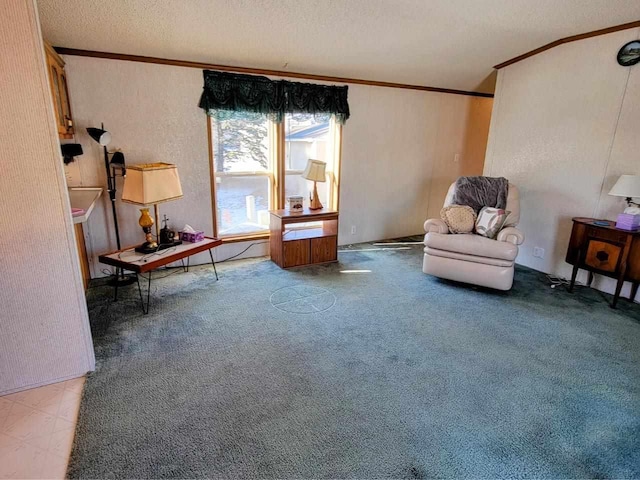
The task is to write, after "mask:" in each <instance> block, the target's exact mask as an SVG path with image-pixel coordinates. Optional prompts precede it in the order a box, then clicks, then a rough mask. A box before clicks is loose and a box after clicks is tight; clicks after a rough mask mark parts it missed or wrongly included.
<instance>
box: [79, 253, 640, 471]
mask: <svg viewBox="0 0 640 480" xmlns="http://www.w3.org/2000/svg"><path fill="white" fill-rule="evenodd" d="M372 248H377V247H373V246H372V245H356V246H353V247H350V249H347V250H346V251H342V252H340V254H339V258H340V262H339V263H337V264H331V265H324V266H315V267H309V268H299V269H292V270H281V269H280V268H278V267H277V266H276V265H274V264H273V263H271V262H270V261H268V260H265V259H254V260H243V261H237V262H229V263H225V264H221V265H220V266H219V269H218V272H219V274H220V280H219V281H218V282H216V281H215V277H214V275H213V272H212V269H211V267H210V266H209V267H207V266H202V267H196V268H193V267H192V268H191V270H190V271H189V272H188V273H183V272H181V271H178V270H171V271H169V270H167V271H164V272H160V273H158V274H157V277H161V276H163V275H167V276H166V277H165V278H162V279H159V280H157V281H156V280H154V286H153V287H152V304H151V310H150V313H149V314H148V315H143V314H142V312H141V310H140V306H139V298H138V292H137V289H136V287H135V285H132V286H130V287H126V288H123V289H122V291H121V297H120V299H119V300H118V302H115V303H113V302H112V301H111V295H112V290H111V288H110V287H107V286H103V285H100V284H99V282H95V283H94V285H95V286H94V287H92V288H91V289H90V290H89V294H88V302H89V309H90V318H91V322H92V329H93V331H94V341H95V349H96V356H97V368H96V371H95V372H94V373H93V374H91V375H90V376H89V377H88V380H87V382H86V386H85V390H84V397H83V401H82V406H81V411H80V417H79V421H78V428H77V434H76V440H75V444H74V448H73V453H72V457H71V460H70V465H69V470H68V475H69V477H71V478H194V477H198V478H202V477H217V478H454V477H455V478H461V477H467V478H468V477H473V478H496V477H500V478H505V477H509V478H512V477H518V478H607V477H608V478H639V477H640V448H638V445H639V442H640V307H639V306H638V305H632V304H630V303H629V302H628V301H626V300H621V301H620V304H619V308H618V309H617V310H612V309H610V308H609V306H608V304H607V300H609V299H610V297H609V296H607V295H605V294H602V293H600V292H597V291H594V290H590V289H587V288H584V287H582V288H578V290H577V292H576V293H574V294H569V293H568V292H567V291H566V290H565V289H564V288H556V289H551V288H549V283H548V281H547V279H546V277H545V275H543V274H540V273H538V272H535V271H533V270H529V269H526V268H518V269H517V272H516V277H515V283H514V287H513V289H512V290H511V291H510V292H507V293H504V292H496V291H491V290H486V289H481V288H472V287H470V286H465V285H460V284H456V283H454V282H448V281H444V280H439V279H436V278H433V277H430V276H427V275H425V274H423V273H422V270H421V262H422V249H421V247H420V246H411V247H410V248H408V249H406V250H387V251H381V250H379V249H376V250H369V251H363V250H367V249H372ZM348 271H350V272H348ZM173 273H176V274H173ZM169 274H170V275H169ZM154 278H155V277H154ZM96 283H97V285H96ZM107 324H108V327H106V325H107Z"/></svg>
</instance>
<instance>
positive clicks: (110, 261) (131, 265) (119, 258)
mask: <svg viewBox="0 0 640 480" xmlns="http://www.w3.org/2000/svg"><path fill="white" fill-rule="evenodd" d="M220 244H222V240H220V239H218V238H212V237H204V240H202V241H200V242H196V243H190V242H183V243H182V245H176V246H175V247H170V248H167V249H165V250H159V251H157V252H154V253H149V254H143V253H138V252H136V251H135V247H129V248H123V249H122V250H117V251H115V252H111V253H107V254H105V255H100V256H99V257H98V260H99V261H100V262H101V263H105V264H107V265H111V266H114V267H117V268H122V269H123V270H128V271H130V272H133V273H134V274H135V276H136V282H137V284H138V292H139V293H140V302H141V304H142V311H143V312H144V313H145V314H147V313H149V301H150V294H151V272H152V271H153V270H155V269H156V268H160V267H164V266H165V265H168V264H170V263H173V262H177V261H178V260H180V261H182V266H183V268H184V269H185V271H187V272H188V271H189V257H191V256H192V255H195V254H196V253H200V252H204V251H205V250H208V251H209V257H210V258H211V264H212V265H213V271H214V272H215V274H216V281H217V280H218V271H217V270H216V262H215V261H214V260H213V253H211V249H212V248H215V247H217V246H218V245H220ZM185 258H186V259H187V264H186V266H185V264H184V259H185ZM143 273H146V274H147V282H148V283H147V303H146V305H145V303H144V300H143V295H142V288H141V287H140V279H139V275H140V274H143ZM117 299H118V283H117V282H116V286H115V295H114V300H117Z"/></svg>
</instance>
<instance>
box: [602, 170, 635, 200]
mask: <svg viewBox="0 0 640 480" xmlns="http://www.w3.org/2000/svg"><path fill="white" fill-rule="evenodd" d="M609 195H614V196H616V197H627V198H628V197H631V198H634V197H640V175H620V178H619V179H618V181H617V182H616V184H615V185H614V186H613V188H612V189H611V190H610V191H609Z"/></svg>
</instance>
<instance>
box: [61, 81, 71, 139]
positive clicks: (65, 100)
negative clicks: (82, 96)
mask: <svg viewBox="0 0 640 480" xmlns="http://www.w3.org/2000/svg"><path fill="white" fill-rule="evenodd" d="M58 81H59V84H60V103H61V105H62V118H63V124H62V125H63V127H64V133H66V134H67V135H71V134H73V121H72V120H71V104H70V103H69V91H68V90H67V74H66V73H65V71H64V69H61V70H59V71H58Z"/></svg>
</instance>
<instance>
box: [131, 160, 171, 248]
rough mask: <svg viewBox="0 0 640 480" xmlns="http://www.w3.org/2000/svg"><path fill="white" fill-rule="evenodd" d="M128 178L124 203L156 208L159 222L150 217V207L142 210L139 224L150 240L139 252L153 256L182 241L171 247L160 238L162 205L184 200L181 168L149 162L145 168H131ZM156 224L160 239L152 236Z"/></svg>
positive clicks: (156, 216) (132, 166)
mask: <svg viewBox="0 0 640 480" xmlns="http://www.w3.org/2000/svg"><path fill="white" fill-rule="evenodd" d="M127 170H128V172H127V177H126V178H125V181H124V189H123V191H122V201H123V202H127V203H132V204H134V205H141V206H143V207H147V206H148V205H153V209H154V216H155V221H154V219H153V218H151V216H150V215H149V209H148V208H141V209H140V212H141V213H142V215H141V216H140V220H139V221H138V223H139V225H140V226H141V227H142V230H143V231H144V233H145V236H146V241H145V243H143V244H142V245H140V246H139V247H136V251H137V252H140V253H152V252H155V251H157V250H162V249H164V248H169V247H172V246H174V245H177V244H178V243H181V242H173V243H171V244H158V240H159V239H160V233H159V223H160V222H159V220H158V204H159V203H163V202H169V201H171V200H177V199H179V198H182V187H181V185H180V177H179V176H178V168H177V167H176V166H175V165H173V164H171V163H161V162H159V163H146V164H143V165H131V166H129V167H128V168H127ZM154 224H155V225H156V240H154V238H153V234H152V233H151V227H152V226H153V225H154Z"/></svg>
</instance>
